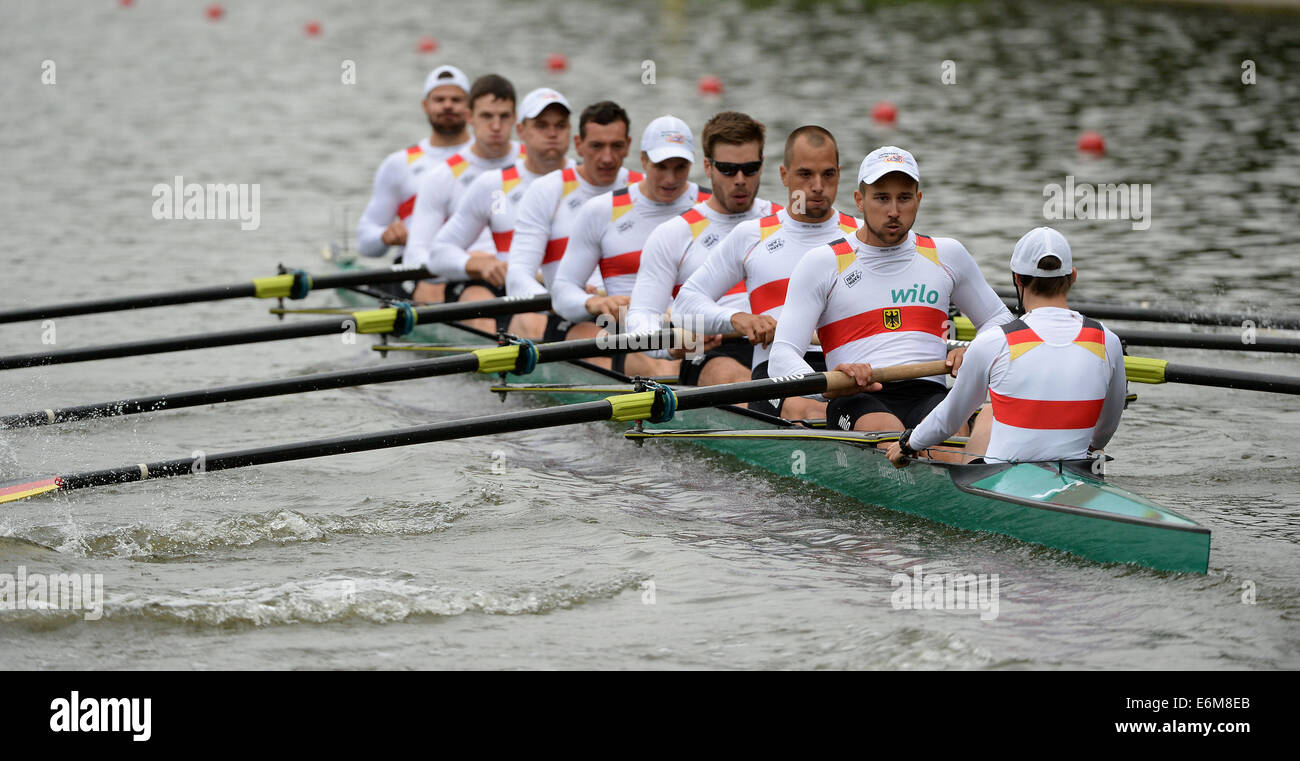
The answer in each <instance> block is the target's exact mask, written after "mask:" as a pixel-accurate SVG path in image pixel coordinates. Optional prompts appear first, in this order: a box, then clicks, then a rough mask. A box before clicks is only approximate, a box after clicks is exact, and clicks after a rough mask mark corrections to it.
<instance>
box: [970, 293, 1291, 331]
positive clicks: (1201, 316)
mask: <svg viewBox="0 0 1300 761" xmlns="http://www.w3.org/2000/svg"><path fill="white" fill-rule="evenodd" d="M994 290H995V291H996V292H997V294H998V296H1000V297H1002V302H1003V303H1004V304H1006V305H1007V306H1008V307H1012V308H1014V307H1015V306H1016V292H1015V291H1014V290H1011V289H1009V288H995V289H994ZM1070 308H1071V309H1074V310H1077V311H1079V312H1082V313H1083V314H1086V315H1088V316H1089V317H1095V318H1097V319H1098V320H1134V321H1136V322H1181V323H1185V324H1188V325H1226V326H1231V327H1241V326H1242V325H1244V324H1245V323H1246V322H1247V321H1249V322H1250V323H1251V324H1253V325H1254V326H1255V327H1259V328H1285V329H1289V330H1300V316H1297V315H1292V314H1274V315H1268V314H1255V313H1249V312H1211V311H1208V310H1200V309H1159V308H1153V307H1142V306H1133V305H1129V304H1117V303H1113V302H1104V301H1079V302H1075V301H1074V299H1071V300H1070Z"/></svg>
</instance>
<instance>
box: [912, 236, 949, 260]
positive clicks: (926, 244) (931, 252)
mask: <svg viewBox="0 0 1300 761" xmlns="http://www.w3.org/2000/svg"><path fill="white" fill-rule="evenodd" d="M916 253H918V254H920V255H921V256H924V257H925V258H926V259H929V260H930V261H932V262H934V264H935V266H936V267H942V266H943V265H941V264H939V249H938V248H936V247H935V245H934V238H931V237H930V236H928V235H922V234H920V233H917V234H916Z"/></svg>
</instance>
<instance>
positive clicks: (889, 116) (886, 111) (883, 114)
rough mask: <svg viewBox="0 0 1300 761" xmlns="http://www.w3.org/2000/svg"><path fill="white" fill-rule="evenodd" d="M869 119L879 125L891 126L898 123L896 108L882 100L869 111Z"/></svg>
mask: <svg viewBox="0 0 1300 761" xmlns="http://www.w3.org/2000/svg"><path fill="white" fill-rule="evenodd" d="M871 118H872V119H874V120H876V121H877V122H878V123H880V124H893V123H894V122H896V121H898V107H897V106H895V105H894V104H893V103H890V102H889V101H887V100H882V101H880V102H879V103H877V104H876V105H875V106H874V107H873V108H872V109H871Z"/></svg>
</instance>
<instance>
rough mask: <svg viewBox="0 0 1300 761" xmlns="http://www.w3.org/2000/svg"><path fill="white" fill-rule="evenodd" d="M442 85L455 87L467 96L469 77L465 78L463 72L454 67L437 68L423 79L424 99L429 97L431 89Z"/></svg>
mask: <svg viewBox="0 0 1300 761" xmlns="http://www.w3.org/2000/svg"><path fill="white" fill-rule="evenodd" d="M443 85H455V86H457V87H459V88H460V89H462V90H464V91H465V94H466V95H469V77H467V76H465V72H463V71H461V70H460V69H458V68H456V67H455V66H439V67H438V68H436V69H434V70H433V71H431V72H429V76H427V77H425V78H424V97H426V98H427V97H429V93H431V92H433V88H435V87H442V86H443Z"/></svg>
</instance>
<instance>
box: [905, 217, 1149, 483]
mask: <svg viewBox="0 0 1300 761" xmlns="http://www.w3.org/2000/svg"><path fill="white" fill-rule="evenodd" d="M1066 273H1068V274H1066ZM1078 274H1079V271H1078V270H1077V269H1075V267H1074V265H1073V262H1072V260H1071V256H1070V244H1069V243H1068V242H1067V241H1066V240H1065V236H1063V235H1061V234H1060V233H1059V232H1057V231H1056V230H1053V229H1052V228H1050V227H1038V228H1035V229H1033V230H1030V231H1029V232H1028V233H1026V234H1025V235H1024V237H1022V238H1021V239H1020V240H1019V241H1017V242H1016V247H1015V249H1014V250H1013V251H1012V253H1011V280H1012V283H1013V284H1014V285H1015V287H1016V295H1017V296H1018V297H1019V298H1020V300H1021V302H1022V304H1023V305H1024V310H1025V314H1024V317H1021V318H1020V319H1018V320H1013V321H1011V322H1009V323H1006V324H1004V325H1002V326H1001V330H986V331H983V332H982V333H980V334H979V335H977V336H976V337H975V340H973V341H971V344H970V348H969V350H967V352H966V355H965V357H964V358H963V361H962V365H961V372H960V373H958V375H957V382H956V383H955V384H954V385H953V388H952V392H951V393H950V394H948V397H947V398H946V399H944V400H943V402H942V403H940V404H939V406H938V407H935V408H934V410H933V411H932V412H930V414H929V415H926V417H925V419H924V420H922V421H921V422H920V424H919V425H917V426H916V428H915V429H909V430H907V431H904V432H903V435H902V436H901V437H899V440H898V442H897V443H895V444H893V445H892V446H890V448H889V451H888V452H887V453H886V455H887V456H888V457H889V459H890V461H891V462H893V463H894V465H895V466H897V467H900V468H901V467H903V466H904V465H907V463H908V457H909V456H910V455H914V454H915V453H916V451H917V450H921V449H925V448H926V447H932V446H936V445H938V444H941V443H943V441H944V440H945V439H947V438H948V437H949V436H951V435H952V434H954V433H956V432H957V430H958V429H959V428H960V427H961V425H962V424H963V423H964V422H965V421H966V420H967V419H968V418H969V417H970V416H971V415H972V414H973V413H974V412H975V410H976V409H978V408H979V407H980V405H981V404H982V403H983V402H984V395H985V394H986V393H987V394H988V396H989V398H991V399H992V402H993V403H992V405H991V407H986V408H985V409H984V411H982V412H980V416H979V418H978V419H977V420H976V422H975V430H974V432H973V433H972V434H971V438H970V441H969V442H967V444H966V454H967V457H968V458H971V457H974V456H977V455H980V454H983V455H984V457H983V460H984V461H985V462H1031V461H1045V460H1081V459H1084V458H1085V457H1087V456H1088V453H1090V452H1094V451H1096V450H1100V449H1102V448H1104V447H1105V446H1106V444H1107V443H1109V442H1110V439H1111V436H1113V435H1114V434H1115V429H1116V428H1118V427H1119V418H1120V414H1121V413H1122V412H1123V411H1124V398H1125V395H1126V394H1127V391H1128V385H1127V379H1126V377H1125V372H1124V356H1123V354H1124V352H1123V347H1122V346H1121V345H1120V341H1119V337H1118V336H1116V335H1115V334H1114V333H1112V332H1111V331H1110V330H1109V329H1107V328H1106V327H1105V326H1103V325H1102V324H1101V323H1099V322H1097V321H1096V320H1092V319H1089V318H1087V317H1084V316H1083V315H1081V314H1079V313H1078V312H1075V311H1072V310H1071V309H1070V306H1069V304H1068V303H1067V302H1066V295H1067V294H1068V293H1069V291H1070V288H1071V286H1073V285H1074V281H1075V280H1076V279H1077V278H1078ZM990 410H991V412H990Z"/></svg>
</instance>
